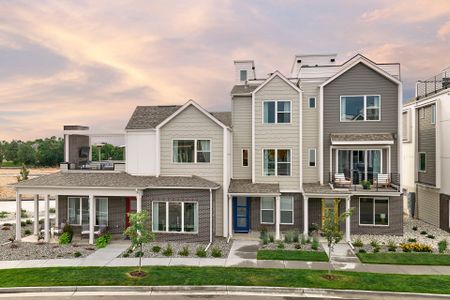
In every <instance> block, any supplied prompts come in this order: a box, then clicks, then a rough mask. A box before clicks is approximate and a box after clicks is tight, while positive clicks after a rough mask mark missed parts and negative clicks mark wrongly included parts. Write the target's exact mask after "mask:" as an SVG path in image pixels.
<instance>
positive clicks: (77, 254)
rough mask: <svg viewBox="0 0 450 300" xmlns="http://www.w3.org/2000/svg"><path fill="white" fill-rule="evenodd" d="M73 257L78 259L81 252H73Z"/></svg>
mask: <svg viewBox="0 0 450 300" xmlns="http://www.w3.org/2000/svg"><path fill="white" fill-rule="evenodd" d="M73 256H75V257H80V256H81V252H80V251H77V252H75V253H74V254H73Z"/></svg>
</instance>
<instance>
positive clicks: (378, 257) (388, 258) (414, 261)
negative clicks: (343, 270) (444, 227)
mask: <svg viewBox="0 0 450 300" xmlns="http://www.w3.org/2000/svg"><path fill="white" fill-rule="evenodd" d="M356 255H358V257H359V259H360V260H361V262H363V263H368V264H398V265H435V266H450V255H449V254H436V253H413V252H407V253H357V254H356Z"/></svg>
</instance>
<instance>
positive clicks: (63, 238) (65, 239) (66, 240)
mask: <svg viewBox="0 0 450 300" xmlns="http://www.w3.org/2000/svg"><path fill="white" fill-rule="evenodd" d="M58 241H59V244H60V245H68V244H70V242H71V241H72V236H71V235H70V233H68V232H63V233H62V234H61V235H60V236H59V239H58Z"/></svg>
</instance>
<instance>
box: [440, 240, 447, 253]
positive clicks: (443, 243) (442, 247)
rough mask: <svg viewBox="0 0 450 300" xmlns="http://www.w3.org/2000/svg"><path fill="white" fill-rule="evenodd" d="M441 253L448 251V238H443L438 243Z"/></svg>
mask: <svg viewBox="0 0 450 300" xmlns="http://www.w3.org/2000/svg"><path fill="white" fill-rule="evenodd" d="M438 249H439V253H445V251H447V240H442V241H440V242H439V243H438Z"/></svg>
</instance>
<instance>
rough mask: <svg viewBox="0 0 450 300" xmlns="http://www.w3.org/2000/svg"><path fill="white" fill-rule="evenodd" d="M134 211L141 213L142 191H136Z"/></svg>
mask: <svg viewBox="0 0 450 300" xmlns="http://www.w3.org/2000/svg"><path fill="white" fill-rule="evenodd" d="M136 211H137V212H140V211H142V191H138V192H137V195H136Z"/></svg>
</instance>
